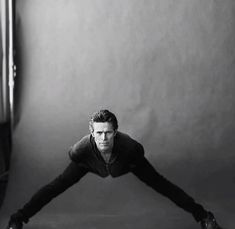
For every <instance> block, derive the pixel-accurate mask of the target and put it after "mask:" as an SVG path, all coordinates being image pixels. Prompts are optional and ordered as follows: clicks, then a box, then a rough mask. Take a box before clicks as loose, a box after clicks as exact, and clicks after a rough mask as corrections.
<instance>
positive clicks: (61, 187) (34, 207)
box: [8, 161, 88, 229]
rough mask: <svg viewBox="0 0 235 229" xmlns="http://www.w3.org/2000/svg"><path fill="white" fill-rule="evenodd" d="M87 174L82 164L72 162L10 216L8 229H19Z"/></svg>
mask: <svg viewBox="0 0 235 229" xmlns="http://www.w3.org/2000/svg"><path fill="white" fill-rule="evenodd" d="M87 172H88V169H87V168H86V167H85V166H84V165H83V164H80V163H76V162H73V161H72V162H71V163H70V164H69V165H68V167H67V168H66V169H65V170H64V172H63V173H62V174H61V175H59V176H58V177H57V178H56V179H54V180H53V181H52V182H50V183H49V184H47V185H45V186H44V187H42V188H41V189H40V190H39V191H37V192H36V193H35V194H34V195H33V196H32V198H31V199H30V201H29V202H28V203H26V204H25V205H24V206H23V208H22V209H19V210H18V211H17V212H16V213H15V214H13V215H12V216H11V218H10V221H9V224H8V228H13V229H21V228H22V225H23V222H24V223H27V222H28V221H29V218H31V217H32V216H33V215H35V214H36V213H37V212H38V211H40V209H41V208H42V207H43V206H45V205H46V204H48V203H49V202H50V201H51V200H52V199H53V198H55V197H56V196H58V195H59V194H61V193H62V192H64V191H65V190H66V189H68V188H69V187H70V186H72V185H73V184H75V183H76V182H78V181H79V180H80V179H81V178H82V177H83V176H84V175H85V174H86V173H87Z"/></svg>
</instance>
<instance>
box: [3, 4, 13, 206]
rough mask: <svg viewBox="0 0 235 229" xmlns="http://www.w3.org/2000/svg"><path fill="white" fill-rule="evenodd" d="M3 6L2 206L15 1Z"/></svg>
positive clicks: (9, 132)
mask: <svg viewBox="0 0 235 229" xmlns="http://www.w3.org/2000/svg"><path fill="white" fill-rule="evenodd" d="M1 4H2V5H1V66H0V76H1V78H0V79H1V80H0V81H1V82H0V86H1V90H0V99H1V101H0V159H1V160H0V162H1V163H0V194H1V195H0V196H1V198H0V205H1V203H2V200H3V197H4V194H5V188H6V185H7V181H8V171H9V167H10V156H11V143H12V142H11V141H12V137H11V136H12V124H13V88H14V71H15V67H14V60H13V55H14V53H13V50H14V48H13V44H14V42H13V29H14V28H13V24H14V1H13V0H11V1H5V2H4V3H3V2H2V3H1Z"/></svg>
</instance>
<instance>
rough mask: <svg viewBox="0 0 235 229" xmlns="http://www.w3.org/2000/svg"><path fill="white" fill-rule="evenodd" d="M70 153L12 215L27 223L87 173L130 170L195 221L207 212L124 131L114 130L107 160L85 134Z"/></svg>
mask: <svg viewBox="0 0 235 229" xmlns="http://www.w3.org/2000/svg"><path fill="white" fill-rule="evenodd" d="M69 156H70V158H71V162H70V164H69V165H68V167H67V168H66V169H65V170H64V172H63V173H62V174H61V175H59V176H58V177H57V178H56V179H54V180H53V181H52V182H51V183H49V184H47V185H46V186H44V187H42V188H41V189H40V190H39V191H38V192H36V193H35V194H34V195H33V197H32V198H31V200H30V201H29V202H28V203H26V204H25V205H24V206H23V208H22V209H20V210H18V212H17V213H16V214H14V217H18V218H20V220H21V221H23V222H25V223H26V222H28V220H29V218H30V217H32V216H33V215H34V214H36V213H37V212H38V211H39V210H40V209H41V208H42V207H43V206H45V205H46V204H47V203H49V202H50V201H51V200H52V199H53V198H55V197H56V196H58V195H59V194H60V193H62V192H64V191H65V190H66V189H67V188H69V187H70V186H72V185H73V184H75V183H77V182H78V181H79V180H80V179H81V178H82V177H83V176H84V175H85V174H86V173H88V172H92V173H95V174H97V175H99V176H101V177H107V176H109V175H111V176H112V177H119V176H121V175H124V174H126V173H128V172H132V173H133V174H134V175H136V176H137V177H138V178H139V179H140V180H141V181H143V182H144V183H145V184H147V185H148V186H150V187H152V188H153V189H154V190H156V191H157V192H159V193H161V194H162V195H164V196H166V197H167V198H169V199H170V200H172V201H173V202H174V203H175V204H176V205H178V206H179V207H181V208H183V209H184V210H185V211H188V212H189V213H191V214H192V215H193V216H194V218H195V219H196V221H200V220H202V219H203V218H205V217H206V215H207V212H206V210H205V209H204V208H203V207H202V206H201V205H200V204H198V203H196V202H195V201H194V200H193V198H192V197H190V196H189V195H187V194H186V193H185V192H184V191H183V190H182V189H180V188H179V187H177V186H176V185H174V184H172V183H171V182H170V181H168V180H167V179H166V178H164V177H163V176H162V175H160V174H159V173H158V172H157V171H156V170H155V169H154V167H153V166H152V165H151V164H150V163H149V162H148V160H147V159H146V158H145V156H144V149H143V146H142V145H141V144H140V143H138V142H137V141H135V140H134V139H132V138H131V137H129V136H128V135H126V134H123V133H121V132H117V135H116V136H115V139H114V146H113V150H112V154H111V157H110V159H109V162H106V161H105V160H104V159H103V157H102V155H101V153H100V152H99V151H98V149H97V147H96V144H95V141H94V138H93V137H92V135H87V136H85V137H84V138H82V139H81V140H80V141H79V142H77V143H76V144H75V145H74V146H73V147H71V149H70V151H69Z"/></svg>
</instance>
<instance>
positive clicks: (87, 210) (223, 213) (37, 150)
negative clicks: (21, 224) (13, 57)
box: [1, 0, 235, 229]
mask: <svg viewBox="0 0 235 229" xmlns="http://www.w3.org/2000/svg"><path fill="white" fill-rule="evenodd" d="M234 13H235V3H234V1H233V0H224V1H217V0H208V1H205V0H180V1H174V0H147V1H141V0H125V1H124V0H120V1H110V0H93V1H91V0H86V1H81V0H79V1H78V0H67V1H65V0H57V1H52V0H48V1H40V0H31V1H26V0H19V1H16V14H17V28H16V32H17V33H16V34H17V39H18V43H17V54H18V75H17V79H16V89H17V93H16V115H17V117H16V118H17V120H18V124H17V125H16V128H15V132H14V139H13V140H14V145H13V147H14V148H13V153H12V160H11V171H10V180H9V185H8V189H7V196H6V198H5V202H4V206H3V207H2V209H1V216H2V217H1V219H2V221H1V222H2V225H3V224H5V223H6V220H7V218H8V216H9V214H10V213H12V212H14V211H15V210H16V209H18V208H20V207H21V206H22V205H23V204H24V203H25V202H26V201H28V200H29V198H30V197H31V195H32V194H33V193H34V192H35V191H36V190H38V188H39V187H41V186H42V185H44V184H46V183H48V182H49V181H51V180H52V179H53V178H54V177H55V176H57V175H58V174H59V173H60V172H61V171H62V170H63V169H64V167H65V166H66V165H67V164H68V163H69V158H68V155H67V150H68V148H69V147H70V146H71V145H72V144H74V143H75V142H76V141H77V140H79V139H80V138H81V137H82V136H83V135H85V134H87V133H88V120H89V116H90V114H91V113H93V112H94V111H96V110H97V109H100V108H108V109H110V110H111V111H113V112H114V113H116V115H117V117H118V120H119V122H120V130H121V131H123V132H127V133H128V134H130V135H131V136H132V137H134V138H136V139H137V140H138V141H140V142H141V143H142V144H143V145H144V147H145V150H146V156H147V158H148V159H149V160H151V162H152V164H153V165H154V166H155V167H156V168H157V169H158V171H159V172H161V173H162V174H164V175H165V176H166V177H167V178H168V179H170V180H171V181H173V182H174V183H176V184H178V185H179V186H181V187H182V188H183V189H184V190H185V191H187V192H188V193H189V194H190V195H192V196H193V197H194V198H195V199H196V200H197V201H199V202H200V203H202V204H203V205H204V206H205V207H206V208H208V209H210V210H212V211H213V212H214V213H215V215H216V216H217V218H218V220H219V221H220V222H222V224H224V225H225V226H226V227H227V228H229V227H230V228H232V226H234V224H235V222H234V220H233V218H234V211H235V207H234V203H235V201H234V191H235V187H234V183H235V177H234V169H233V167H234V164H235V155H234V149H235V137H234V136H235V123H234V117H235V99H234V94H235V75H234V73H235V49H234V45H235V36H234V35H235V34H234V28H235V25H234V24H235V23H234V19H235V14H234ZM64 227H67V228H86V229H94V228H97V229H100V228H117V229H118V228H121V227H122V228H128V229H129V228H149V229H151V228H159V229H160V228H167V229H168V228H169V229H170V228H185V229H186V228H190V229H194V228H195V229H196V228H199V227H198V225H197V224H196V223H195V222H194V220H193V218H192V217H191V216H190V215H189V214H188V213H185V212H184V211H182V210H181V209H179V208H177V207H175V205H174V204H173V203H171V202H170V201H168V200H167V199H165V198H164V197H162V196H160V195H158V194H156V193H155V192H154V191H152V190H151V189H149V188H147V187H146V186H145V185H143V184H142V183H141V182H140V181H138V180H137V179H136V178H135V177H134V176H133V175H131V174H129V175H127V176H123V177H120V178H117V179H112V178H106V179H102V178H99V177H97V176H95V175H91V174H89V175H87V176H86V177H85V178H84V179H83V180H82V181H81V182H80V183H79V184H77V185H75V186H73V187H72V188H70V189H69V190H68V191H67V192H65V193H64V194H62V195H61V196H60V197H58V198H57V199H55V200H54V201H53V202H51V203H50V204H49V205H48V206H46V207H45V208H44V209H43V210H42V211H40V213H39V214H37V215H36V216H35V217H34V218H32V220H31V221H30V224H28V225H27V226H26V228H64Z"/></svg>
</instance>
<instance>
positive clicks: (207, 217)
mask: <svg viewBox="0 0 235 229" xmlns="http://www.w3.org/2000/svg"><path fill="white" fill-rule="evenodd" d="M131 172H132V173H133V174H134V175H135V176H137V177H138V178H139V179H140V180H141V181H143V182H144V183H145V184H147V185H148V186H150V187H151V188H153V189H154V190H155V191H157V192H158V193H160V194H162V195H164V196H165V197H167V198H169V199H170V200H171V201H173V202H174V203H175V204H176V205H177V206H179V207H180V208H182V209H184V210H185V211H187V212H189V213H191V214H192V215H193V217H194V218H195V220H196V221H197V222H200V223H201V226H202V228H203V229H209V228H211V229H221V228H220V227H219V225H218V224H217V223H216V221H215V218H214V216H213V214H212V213H210V212H208V211H206V210H205V209H204V208H203V206H202V205H200V204H198V203H196V202H195V200H194V199H193V198H192V197H191V196H189V195H188V194H187V193H186V192H184V191H183V190H182V189H181V188H179V187H178V186H177V185H175V184H173V183H172V182H170V181H169V180H167V179H166V178H165V177H164V176H162V175H161V174H160V173H159V172H157V171H156V169H155V168H154V167H153V166H152V165H151V164H150V162H149V161H148V160H147V159H146V158H145V157H144V149H143V147H142V145H140V144H139V145H138V147H137V152H136V154H135V156H134V159H133V161H132V164H131ZM208 225H209V226H208ZM211 225H212V226H211Z"/></svg>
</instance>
